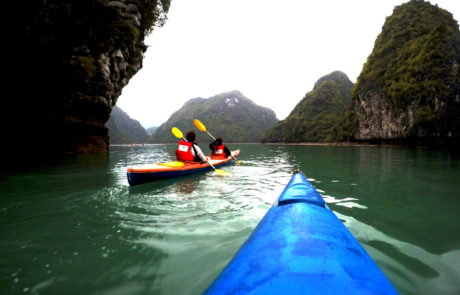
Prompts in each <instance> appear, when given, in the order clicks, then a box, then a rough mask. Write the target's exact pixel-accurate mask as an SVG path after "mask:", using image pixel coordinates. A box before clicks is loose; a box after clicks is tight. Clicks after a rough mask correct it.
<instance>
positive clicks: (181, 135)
mask: <svg viewBox="0 0 460 295" xmlns="http://www.w3.org/2000/svg"><path fill="white" fill-rule="evenodd" d="M171 132H172V133H173V134H174V136H175V137H177V138H182V137H184V135H183V134H182V131H180V130H179V129H177V128H176V127H173V128H172V129H171Z"/></svg>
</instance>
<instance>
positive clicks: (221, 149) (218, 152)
mask: <svg viewBox="0 0 460 295" xmlns="http://www.w3.org/2000/svg"><path fill="white" fill-rule="evenodd" d="M224 147H225V145H223V144H222V145H219V146H218V147H217V148H216V146H214V151H213V152H212V156H217V157H225V153H224Z"/></svg>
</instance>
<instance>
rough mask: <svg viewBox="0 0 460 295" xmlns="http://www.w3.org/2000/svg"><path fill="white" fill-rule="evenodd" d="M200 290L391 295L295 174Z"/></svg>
mask: <svg viewBox="0 0 460 295" xmlns="http://www.w3.org/2000/svg"><path fill="white" fill-rule="evenodd" d="M205 294H207V295H210V294H264V295H265V294H334V295H336V294H397V293H396V291H395V290H394V289H393V287H392V285H391V284H390V283H389V281H388V280H387V279H386V277H385V276H384V275H383V273H382V272H381V271H380V269H379V268H378V267H377V265H376V264H375V262H374V261H373V260H372V258H371V257H370V256H369V255H368V254H367V253H366V251H365V250H364V249H363V248H362V246H361V245H360V244H359V242H358V241H357V240H356V238H355V237H354V236H353V235H352V234H351V233H350V232H349V231H348V229H347V228H346V227H345V226H344V225H343V223H342V222H341V221H340V220H339V219H338V218H337V217H336V216H335V214H334V213H333V212H332V211H331V210H330V209H329V207H328V206H327V205H326V203H325V202H324V200H323V199H322V197H321V196H320V194H319V193H318V192H317V191H316V189H315V188H314V187H313V186H312V185H311V184H310V183H309V182H308V181H307V179H306V178H305V176H304V175H303V174H302V173H300V172H295V173H294V175H293V176H292V178H291V180H290V182H289V183H288V185H287V186H286V188H285V189H284V191H283V192H282V193H281V195H280V197H279V198H278V200H277V201H276V202H275V204H274V205H273V206H272V208H270V210H269V211H268V212H267V214H266V215H265V216H264V218H263V219H262V220H261V221H260V223H259V224H258V225H257V227H256V228H255V230H254V231H253V233H252V234H251V236H250V237H249V238H248V239H247V241H246V242H245V243H244V244H243V246H242V247H241V248H240V250H239V251H238V252H237V254H236V255H235V256H234V257H233V259H232V260H231V261H230V263H229V264H228V265H227V267H226V268H225V269H224V270H223V271H222V273H221V274H220V275H219V276H218V278H217V279H216V280H215V281H214V283H213V284H212V285H211V286H210V287H209V288H208V290H207V291H206V292H205Z"/></svg>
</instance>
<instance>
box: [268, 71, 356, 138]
mask: <svg viewBox="0 0 460 295" xmlns="http://www.w3.org/2000/svg"><path fill="white" fill-rule="evenodd" d="M352 88H353V83H352V82H351V81H350V79H348V77H347V75H345V74H344V73H342V72H339V71H337V72H333V73H331V74H329V75H326V76H324V77H322V78H320V79H319V80H318V81H317V82H316V83H315V85H314V87H313V90H312V91H310V92H308V93H307V94H306V95H305V97H304V98H303V99H302V100H301V101H300V102H299V103H298V104H297V105H296V106H295V108H294V110H292V112H291V113H290V114H289V116H288V117H287V118H286V119H284V120H282V121H280V122H278V123H277V124H276V125H275V126H274V127H273V128H271V129H270V130H269V131H268V132H267V133H266V134H264V136H263V137H262V142H331V141H335V140H336V135H335V127H336V125H337V123H338V121H339V119H340V117H341V115H342V114H343V112H344V111H345V108H346V107H347V106H349V105H350V104H351V90H352Z"/></svg>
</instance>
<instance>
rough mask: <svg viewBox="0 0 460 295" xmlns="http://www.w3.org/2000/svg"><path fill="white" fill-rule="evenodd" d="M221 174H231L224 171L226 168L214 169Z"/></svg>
mask: <svg viewBox="0 0 460 295" xmlns="http://www.w3.org/2000/svg"><path fill="white" fill-rule="evenodd" d="M214 171H216V172H217V173H219V175H222V176H225V175H230V172H227V171H224V170H219V169H214Z"/></svg>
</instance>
